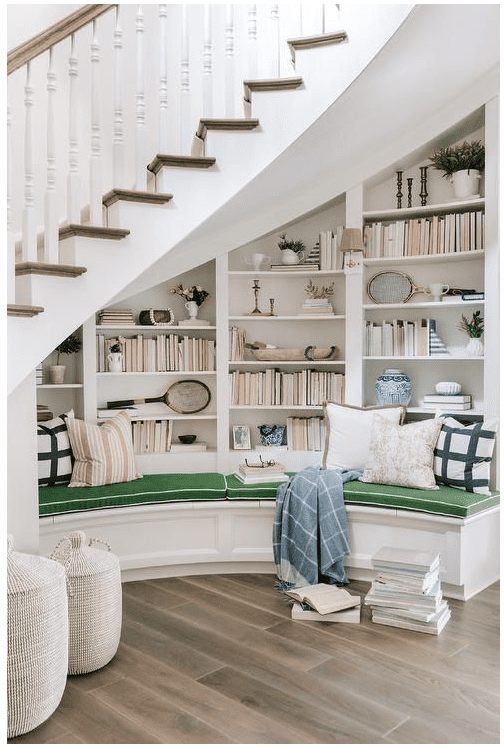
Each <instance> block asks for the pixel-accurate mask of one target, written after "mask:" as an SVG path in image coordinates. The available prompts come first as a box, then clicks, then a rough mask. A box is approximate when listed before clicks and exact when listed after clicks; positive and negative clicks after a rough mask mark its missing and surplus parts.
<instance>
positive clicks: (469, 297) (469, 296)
mask: <svg viewBox="0 0 504 748" xmlns="http://www.w3.org/2000/svg"><path fill="white" fill-rule="evenodd" d="M484 298H485V294H484V293H483V291H482V292H481V293H463V294H462V301H483V299H484Z"/></svg>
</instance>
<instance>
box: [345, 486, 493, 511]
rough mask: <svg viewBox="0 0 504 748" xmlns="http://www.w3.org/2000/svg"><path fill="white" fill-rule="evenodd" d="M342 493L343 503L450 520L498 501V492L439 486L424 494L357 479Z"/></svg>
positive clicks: (422, 491)
mask: <svg viewBox="0 0 504 748" xmlns="http://www.w3.org/2000/svg"><path fill="white" fill-rule="evenodd" d="M344 490H345V503H346V504H365V505H366V506H383V507H388V508H389V509H414V510H416V511H419V512H429V513H430V514H443V515H448V516H449V517H471V516H472V515H473V514H478V512H482V511H483V510H484V509H489V508H490V507H492V506H497V505H498V504H499V498H500V493H499V492H498V491H494V492H493V493H492V494H476V493H468V492H467V491H460V490H459V489H458V488H451V487H450V486H440V487H439V491H424V490H422V489H418V488H404V487H402V486H382V485H378V484H376V483H362V482H361V481H358V480H353V481H348V483H345V485H344Z"/></svg>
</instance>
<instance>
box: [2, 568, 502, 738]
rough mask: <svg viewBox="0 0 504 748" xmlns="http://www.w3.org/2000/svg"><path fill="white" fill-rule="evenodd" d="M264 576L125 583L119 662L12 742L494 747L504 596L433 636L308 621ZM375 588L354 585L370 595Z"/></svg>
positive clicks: (489, 594)
mask: <svg viewBox="0 0 504 748" xmlns="http://www.w3.org/2000/svg"><path fill="white" fill-rule="evenodd" d="M274 583H275V577H274V576H273V575H268V574H217V575H207V576H194V577H185V578H170V579H159V580H151V581H146V582H127V583H125V584H124V585H123V593H124V594H123V630H122V637H121V644H120V646H119V650H118V652H117V655H116V656H115V657H114V659H113V660H112V662H111V663H110V664H109V665H107V666H106V667H105V668H102V669H101V670H99V671H97V672H95V673H90V674H88V675H77V676H71V677H69V678H68V683H67V687H66V690H65V693H64V695H63V698H62V701H61V703H60V705H59V707H58V709H57V710H56V712H55V713H54V714H53V715H52V716H51V717H50V718H49V719H48V720H47V721H46V722H45V723H44V724H43V725H41V726H40V727H38V728H36V729H35V730H33V731H32V732H30V733H28V734H26V735H23V736H19V737H17V738H14V739H12V740H10V741H8V742H9V743H33V744H45V743H68V744H70V743H87V744H90V743H101V744H107V743H108V744H112V743H117V744H132V743H140V744H151V743H152V744H154V743H163V744H167V743H168V744H174V743H175V744H183V743H198V744H202V743H209V744H210V743H217V744H226V743H239V744H246V743H255V744H273V743H283V744H288V743H326V744H331V743H361V744H362V743H364V744H374V743H385V744H414V743H421V744H436V743H452V744H453V743H473V744H475V743H482V744H490V743H499V585H498V584H495V585H492V586H491V587H489V588H488V589H487V590H485V591H484V592H482V593H480V594H479V595H477V596H476V597H474V598H473V599H472V600H469V601H468V602H465V603H463V602H460V601H457V600H449V601H448V602H449V605H450V608H451V611H452V618H451V620H450V621H449V623H448V625H447V627H446V628H445V629H444V631H443V632H442V633H441V635H440V636H439V637H436V636H429V635H427V634H420V633H416V632H412V631H405V630H402V629H395V628H391V627H388V626H380V625H377V624H373V623H371V621H370V611H369V609H368V608H367V607H366V606H364V607H363V611H362V620H361V623H360V624H337V623H305V622H298V621H292V620H291V619H290V606H289V604H288V603H287V602H285V601H284V599H283V598H282V596H281V595H280V594H279V593H278V592H277V591H276V590H275V587H274ZM368 587H369V584H368V583H365V582H352V584H351V585H350V587H349V590H350V591H351V592H352V593H354V594H360V595H361V596H362V597H363V596H364V595H365V594H366V592H367V589H368Z"/></svg>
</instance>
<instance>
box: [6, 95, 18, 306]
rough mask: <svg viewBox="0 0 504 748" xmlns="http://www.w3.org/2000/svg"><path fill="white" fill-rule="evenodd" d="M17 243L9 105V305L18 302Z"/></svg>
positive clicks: (8, 107) (8, 109) (8, 110)
mask: <svg viewBox="0 0 504 748" xmlns="http://www.w3.org/2000/svg"><path fill="white" fill-rule="evenodd" d="M15 266H16V242H15V239H14V224H13V220H12V116H11V109H10V106H9V105H7V303H8V304H14V303H15V302H16V275H15Z"/></svg>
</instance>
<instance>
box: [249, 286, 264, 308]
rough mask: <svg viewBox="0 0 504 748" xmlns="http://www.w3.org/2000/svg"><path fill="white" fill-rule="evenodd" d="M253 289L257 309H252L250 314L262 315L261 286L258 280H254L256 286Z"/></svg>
mask: <svg viewBox="0 0 504 748" xmlns="http://www.w3.org/2000/svg"><path fill="white" fill-rule="evenodd" d="M252 289H253V291H254V299H255V307H254V308H253V309H252V311H251V312H249V314H262V312H261V310H260V309H259V291H260V290H261V286H260V285H259V279H258V278H256V279H255V280H254V285H253V286H252Z"/></svg>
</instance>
